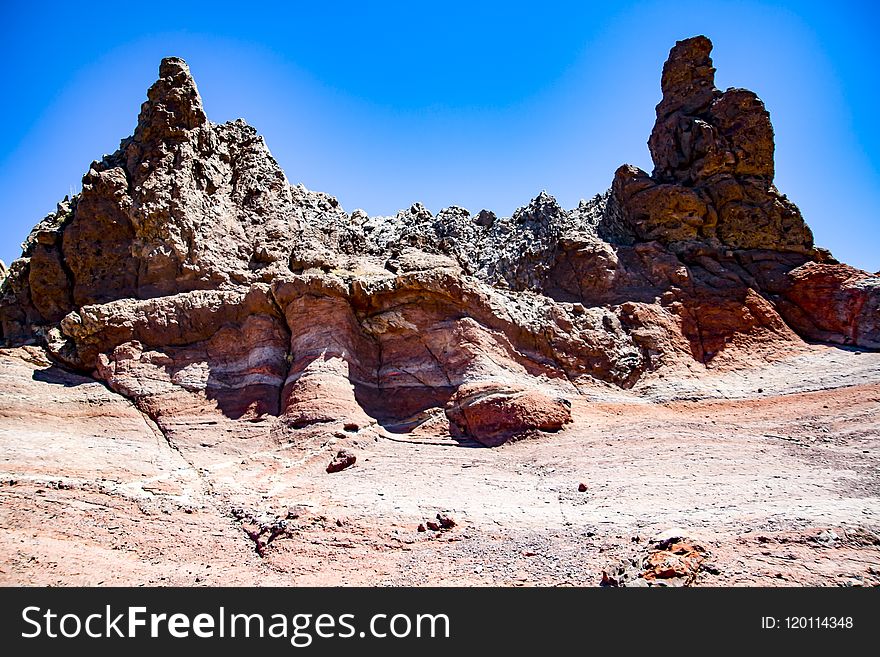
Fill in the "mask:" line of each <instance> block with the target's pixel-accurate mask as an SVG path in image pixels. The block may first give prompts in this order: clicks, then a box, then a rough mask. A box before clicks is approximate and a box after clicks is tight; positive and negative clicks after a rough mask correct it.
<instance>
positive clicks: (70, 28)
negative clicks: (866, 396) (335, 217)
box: [0, 0, 880, 271]
mask: <svg viewBox="0 0 880 657" xmlns="http://www.w3.org/2000/svg"><path fill="white" fill-rule="evenodd" d="M16 4H17V6H16ZM16 4H13V3H9V2H4V3H3V4H2V8H0V25H2V26H3V27H2V30H3V35H2V36H3V38H2V39H0V53H2V61H3V62H4V64H5V66H4V73H3V75H4V78H5V79H4V82H3V87H4V102H3V103H2V104H0V121H2V125H3V126H4V129H3V130H2V132H0V259H3V260H4V261H6V262H7V263H8V262H9V261H10V260H12V259H13V258H15V257H16V256H17V255H18V253H19V243H20V242H21V240H22V239H23V238H24V237H25V236H26V234H27V232H28V230H29V229H30V227H31V226H32V225H33V224H35V223H36V222H37V221H38V220H39V219H40V218H42V217H43V216H44V215H45V214H46V213H47V212H49V211H50V210H52V209H53V208H54V206H55V203H56V202H57V201H58V200H59V199H61V198H62V197H63V196H64V195H65V194H68V193H70V192H71V191H73V192H76V191H78V190H79V187H80V180H81V177H82V175H83V173H85V171H86V170H87V169H88V166H89V163H90V162H91V161H92V160H94V159H100V157H101V156H102V155H103V154H104V153H109V152H112V151H114V150H115V149H116V148H117V146H118V144H119V140H120V139H121V138H123V137H125V136H127V135H129V134H131V132H132V130H133V129H134V125H135V122H136V119H137V113H138V109H139V107H140V104H141V102H142V101H143V100H144V99H145V97H146V89H147V87H148V86H149V85H150V84H151V83H152V82H153V80H154V79H155V77H156V75H157V69H158V64H159V60H160V59H161V58H162V57H163V56H168V55H177V56H181V57H184V58H185V59H186V60H187V61H188V62H189V64H190V67H191V69H192V71H193V74H194V75H195V78H196V81H197V83H198V85H199V89H200V91H201V93H202V97H203V99H204V103H205V108H206V110H207V112H208V115H209V117H210V118H211V119H212V120H213V121H216V122H223V121H227V120H232V119H235V118H238V117H243V118H245V119H246V120H247V121H248V122H249V123H250V124H251V125H253V126H255V127H256V128H257V129H258V130H259V131H260V132H261V133H262V134H263V135H265V137H266V141H267V143H268V145H269V148H270V149H271V150H272V153H273V154H274V155H275V157H276V158H277V159H278V161H279V162H280V163H281V165H282V166H283V167H284V169H285V171H286V172H287V176H288V178H289V179H290V181H291V182H293V183H297V182H302V183H304V184H305V185H306V186H308V187H310V188H312V189H316V190H321V191H326V192H329V193H331V194H334V195H335V196H337V198H339V200H340V202H341V203H342V205H343V206H344V207H345V208H346V209H347V210H349V211H350V210H353V209H355V208H363V209H365V210H367V211H368V212H369V213H370V214H392V213H394V212H396V211H397V210H398V209H400V208H404V207H408V206H409V205H410V204H411V203H412V202H414V201H417V200H420V201H422V202H423V203H425V205H426V206H427V207H428V208H429V209H431V210H432V211H434V212H436V211H438V210H440V209H441V208H442V207H445V206H448V205H452V204H457V205H462V206H464V207H466V208H468V209H470V210H471V211H472V212H476V211H478V210H479V209H481V208H489V209H493V210H495V211H496V212H498V213H500V214H509V213H511V212H512V211H513V210H514V209H515V208H516V207H518V206H520V205H523V204H525V203H527V202H528V200H529V199H530V198H532V197H534V196H535V195H536V194H537V193H539V192H540V191H541V190H542V189H545V190H547V191H548V192H549V193H551V194H553V195H554V196H556V198H557V199H559V201H560V202H561V203H562V204H563V205H564V206H566V207H573V206H574V205H576V204H577V202H578V200H579V199H581V198H588V197H590V196H592V195H593V194H596V193H597V192H601V191H603V190H605V189H606V188H607V187H608V186H609V184H610V182H611V177H612V175H613V173H614V170H615V169H616V168H617V167H618V166H619V165H620V164H623V163H625V162H626V163H631V164H635V165H637V166H640V167H642V168H644V169H646V170H650V169H651V160H650V155H649V153H648V149H647V146H646V140H647V138H648V135H649V133H650V130H651V126H652V124H653V121H654V106H655V105H656V103H657V102H658V101H659V99H660V82H659V81H660V71H661V67H662V64H663V61H664V60H665V58H666V56H667V54H668V52H669V48H670V47H671V46H672V45H673V44H674V42H675V41H676V40H677V39H682V38H685V37H688V36H692V35H695V34H706V35H707V36H709V37H710V38H711V39H712V40H713V42H714V44H715V51H714V53H713V57H714V60H715V66H716V68H717V69H718V74H717V80H716V81H717V84H718V86H719V87H721V88H726V87H729V86H740V87H747V88H749V89H752V90H754V91H756V92H757V93H758V95H759V96H760V97H761V98H762V99H763V100H764V101H765V103H766V105H767V107H768V109H769V110H770V113H771V117H772V120H773V123H774V127H775V130H776V137H777V149H776V169H777V180H776V183H777V186H778V187H779V188H780V190H781V191H783V192H784V193H786V194H787V195H788V196H789V197H790V198H791V199H792V200H793V201H795V202H796V203H797V204H798V205H799V206H800V207H801V209H802V211H803V213H804V216H805V218H806V219H807V222H808V223H809V224H810V226H811V227H812V228H813V231H814V233H815V236H816V242H817V244H819V245H821V246H825V247H828V248H830V249H831V250H832V252H833V253H834V254H835V255H836V256H837V257H838V258H840V259H841V260H844V261H846V262H849V263H850V264H853V265H856V266H859V267H861V268H864V269H867V270H870V271H877V270H878V269H880V231H878V222H880V121H878V118H877V108H878V106H880V102H878V101H880V73H878V71H880V68H878V66H877V61H876V59H877V43H878V37H877V35H878V34H880V9H877V8H875V7H874V3H872V2H846V1H838V2H835V3H828V2H802V3H781V2H717V3H713V2H707V1H703V2H675V3H673V2H669V1H668V0H666V1H662V2H657V1H644V2H601V3H586V2H578V3H554V2H549V1H546V2H541V3H523V4H517V3H514V2H503V3H502V2H493V3H475V2H469V3H457V2H444V3H415V2H410V3H394V2H386V3H381V4H380V3H364V2H359V3H330V2H327V3H313V2H312V3H299V2H287V3H278V4H277V5H274V6H273V5H271V4H268V5H267V4H265V3H263V4H259V3H250V4H248V3H241V2H238V3H229V4H226V3H223V2H212V3H205V4H199V3H182V2H172V3H168V2H162V1H155V2H149V3H147V2H140V3H138V2H130V3H115V4H112V5H101V4H97V5H96V4H82V3H69V2H68V3H58V4H54V5H53V3H48V2H44V3H16ZM318 4H320V6H316V5H318Z"/></svg>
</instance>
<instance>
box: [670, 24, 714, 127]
mask: <svg viewBox="0 0 880 657" xmlns="http://www.w3.org/2000/svg"><path fill="white" fill-rule="evenodd" d="M711 52H712V42H711V41H710V40H709V39H708V38H706V37H704V36H695V37H691V38H690V39H685V40H684V41H677V42H676V44H675V46H673V48H672V50H670V51H669V59H667V60H666V63H665V64H664V65H663V76H662V77H661V79H660V88H661V89H662V91H663V100H662V101H660V104H659V105H657V116H658V117H663V116H666V115H667V114H669V113H671V112H674V111H676V110H679V111H683V112H694V111H696V110H699V109H703V108H705V107H706V106H708V105H709V103H710V102H712V100H713V99H714V97H715V92H716V91H717V89H715V68H714V67H713V66H712V58H711V57H710V56H709V53H711Z"/></svg>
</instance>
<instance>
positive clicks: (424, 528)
mask: <svg viewBox="0 0 880 657" xmlns="http://www.w3.org/2000/svg"><path fill="white" fill-rule="evenodd" d="M416 531H418V532H424V531H427V528H426V527H425V523H423V522H420V523H419V526H418V527H417V528H416Z"/></svg>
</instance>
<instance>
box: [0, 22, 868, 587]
mask: <svg viewBox="0 0 880 657" xmlns="http://www.w3.org/2000/svg"><path fill="white" fill-rule="evenodd" d="M711 49H712V44H711V43H710V42H709V40H708V39H706V38H705V37H694V38H691V39H687V40H684V41H680V42H678V43H677V44H675V46H674V47H673V48H672V50H671V52H670V55H669V59H668V60H667V62H666V64H665V66H664V68H663V72H662V77H661V92H662V98H661V100H660V103H659V104H658V105H657V121H656V123H655V126H654V129H653V131H652V133H651V135H650V138H649V141H648V145H649V148H650V151H651V155H652V158H653V161H654V170H653V172H651V173H650V174H649V173H647V172H644V171H641V170H639V169H637V168H635V167H632V166H629V165H624V166H621V167H620V168H619V169H618V170H617V172H616V173H615V174H614V176H613V181H612V184H611V187H610V189H609V190H608V191H606V192H604V193H601V194H597V195H595V196H593V197H591V198H589V199H586V200H584V201H582V202H581V203H580V204H579V205H578V207H577V208H574V209H570V210H566V209H563V208H561V207H560V206H559V205H558V204H557V203H556V201H555V199H554V198H553V197H552V196H550V195H549V194H547V193H545V192H542V193H541V194H539V195H538V196H537V197H535V198H534V199H533V200H532V201H530V202H529V203H527V204H526V205H524V206H523V207H522V208H520V209H519V210H517V211H516V212H515V213H514V214H513V216H512V217H498V216H496V215H495V214H494V213H493V212H491V211H489V210H480V211H478V212H475V213H472V212H470V211H469V210H466V209H464V208H460V207H457V206H452V207H450V208H447V209H444V210H442V211H440V212H438V213H437V214H436V215H434V214H432V213H431V212H430V211H429V210H427V209H426V208H424V207H423V206H422V205H421V204H419V203H415V204H413V205H412V206H411V207H410V208H408V209H405V210H401V211H400V212H399V213H398V214H397V215H396V216H393V217H370V216H368V215H367V214H366V213H364V212H363V211H361V210H354V211H353V212H350V213H348V212H346V211H345V210H344V209H343V208H341V207H340V206H339V203H338V202H337V201H336V199H335V198H333V197H332V196H329V195H327V194H323V193H317V192H312V191H309V190H307V189H305V188H304V187H302V186H300V185H291V184H289V182H288V180H287V177H286V176H285V174H284V172H283V171H282V170H281V169H280V168H279V166H278V165H277V163H276V162H275V160H274V159H273V158H272V156H271V154H270V153H269V151H268V149H267V147H266V145H265V143H264V142H263V139H262V138H261V137H260V136H258V135H257V133H256V131H255V130H254V129H253V128H251V127H250V126H248V125H247V124H246V123H244V121H242V120H238V121H234V122H230V123H226V124H215V123H212V122H211V121H209V120H208V118H207V116H206V114H205V111H204V108H203V107H202V103H201V99H200V96H199V93H198V90H197V87H196V84H195V82H194V80H193V77H192V76H191V74H190V71H189V68H188V67H187V65H186V63H185V62H183V61H182V60H180V59H177V58H167V59H165V60H163V61H162V63H161V65H160V71H159V79H158V80H157V81H156V82H155V83H154V84H153V85H152V86H151V87H150V89H149V91H148V93H147V100H146V101H145V102H144V104H143V105H142V107H141V110H140V115H139V117H138V122H137V127H136V128H135V130H134V133H133V134H132V136H130V137H128V138H126V139H124V140H123V141H122V142H121V144H120V148H119V150H117V151H116V152H115V153H113V154H110V155H105V156H104V157H103V158H102V159H101V160H98V161H95V162H93V163H92V164H91V166H90V167H89V170H88V172H87V173H86V175H85V176H84V178H83V187H82V191H81V192H80V193H79V194H77V195H75V196H74V197H72V198H65V199H64V200H63V201H62V202H61V203H59V204H58V207H57V210H56V211H55V212H53V213H52V214H50V215H49V216H47V217H46V218H45V219H43V220H42V221H41V222H39V223H38V224H37V225H36V226H35V228H34V230H33V231H32V232H31V234H30V235H29V236H28V238H27V240H26V241H25V243H24V244H23V251H22V257H21V258H19V259H17V260H15V261H14V262H12V263H11V264H10V266H9V268H8V270H7V269H6V267H5V266H2V265H0V281H2V283H0V284H2V287H0V339H2V345H3V346H2V348H0V455H2V463H0V528H2V530H3V531H2V533H0V543H2V551H0V584H5V585H187V586H189V585H211V586H214V585H247V586H251V585H291V584H297V585H368V586H372V585H392V586H394V585H408V586H421V585H503V586H532V585H540V586H599V585H602V586H646V585H651V586H656V585H660V586H700V585H703V586H734V585H758V586H791V585H819V586H864V585H877V584H880V517H878V516H880V504H878V502H880V499H878V497H880V471H878V467H880V458H878V446H880V445H878V442H880V419H878V418H880V351H878V349H880V277H878V275H877V274H871V273H868V272H864V271H860V270H857V269H855V268H852V267H849V266H847V265H845V264H842V263H839V262H838V261H837V260H836V259H835V258H834V257H833V255H832V254H831V253H829V252H828V251H827V250H824V249H822V248H820V247H817V246H816V245H815V244H814V243H813V236H812V233H811V232H810V229H809V227H808V226H807V224H806V223H805V221H804V219H803V217H802V216H801V213H800V211H799V210H798V208H797V206H796V205H795V204H794V203H793V202H792V201H791V200H789V199H788V198H787V197H786V196H785V195H784V194H783V193H782V192H780V191H779V190H777V189H776V187H775V185H774V184H773V178H774V140H773V128H772V125H771V123H770V118H769V114H768V112H767V111H766V109H765V107H764V105H763V103H762V102H761V101H760V99H759V98H758V97H757V96H756V95H755V94H754V93H752V92H750V91H747V90H744V89H728V90H726V91H721V90H719V89H717V88H716V87H715V84H714V73H715V70H714V68H713V66H712V60H711V57H710V52H711Z"/></svg>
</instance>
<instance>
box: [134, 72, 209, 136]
mask: <svg viewBox="0 0 880 657" xmlns="http://www.w3.org/2000/svg"><path fill="white" fill-rule="evenodd" d="M207 121H208V117H207V116H206V115H205V110H204V108H203V107H202V97H201V96H200V95H199V90H198V88H197V87H196V83H195V80H193V77H192V75H191V74H190V72H189V66H187V64H186V62H185V61H183V60H182V59H180V58H179V57H166V58H165V59H163V60H162V63H161V64H160V65H159V79H158V80H156V82H154V83H153V86H151V87H150V89H149V91H147V101H146V102H145V103H144V104H143V105H141V113H140V116H139V117H138V125H137V129H136V130H135V134H134V138H135V140H136V141H141V142H144V141H152V140H154V139H164V140H168V139H180V138H183V137H185V135H186V134H187V132H188V131H189V130H192V129H194V128H198V127H199V126H202V125H204V124H205V123H207Z"/></svg>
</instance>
